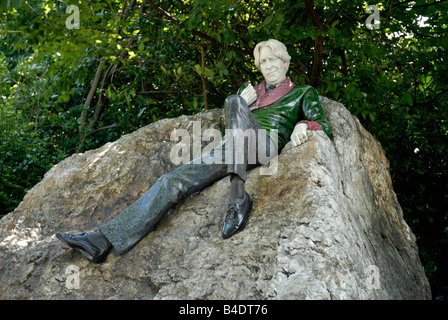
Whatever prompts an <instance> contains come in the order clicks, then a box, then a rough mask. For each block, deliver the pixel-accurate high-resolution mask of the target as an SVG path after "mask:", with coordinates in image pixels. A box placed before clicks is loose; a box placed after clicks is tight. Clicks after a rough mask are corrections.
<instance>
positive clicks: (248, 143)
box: [222, 95, 278, 238]
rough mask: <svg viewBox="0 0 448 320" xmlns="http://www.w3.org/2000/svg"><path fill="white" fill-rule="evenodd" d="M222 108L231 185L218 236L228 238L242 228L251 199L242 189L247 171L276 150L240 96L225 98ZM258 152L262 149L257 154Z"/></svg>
mask: <svg viewBox="0 0 448 320" xmlns="http://www.w3.org/2000/svg"><path fill="white" fill-rule="evenodd" d="M224 110H225V117H226V151H227V152H226V161H227V172H228V173H229V174H230V181H231V185H230V199H229V209H228V211H227V214H226V217H225V219H224V224H223V228H222V236H223V237H224V238H229V237H231V236H233V235H234V234H236V233H237V232H239V231H241V230H242V229H243V228H244V226H245V224H246V221H247V219H248V214H249V211H250V209H251V206H252V200H251V199H250V196H249V194H248V193H247V192H246V191H245V188H244V184H245V181H246V178H247V170H250V169H251V168H253V167H255V166H257V165H260V164H264V163H265V162H267V161H269V159H271V158H273V157H275V156H276V155H277V154H278V151H277V147H276V145H275V143H274V142H273V141H272V140H271V139H270V137H269V136H268V134H267V133H266V131H265V130H263V128H262V127H261V125H260V124H259V123H258V122H257V120H256V119H255V117H254V115H253V114H252V112H251V111H250V109H249V107H248V106H247V104H246V102H245V101H244V99H243V98H242V97H241V96H238V95H233V96H230V97H228V98H227V99H226V101H225V104H224ZM258 151H262V152H260V154H259V152H258Z"/></svg>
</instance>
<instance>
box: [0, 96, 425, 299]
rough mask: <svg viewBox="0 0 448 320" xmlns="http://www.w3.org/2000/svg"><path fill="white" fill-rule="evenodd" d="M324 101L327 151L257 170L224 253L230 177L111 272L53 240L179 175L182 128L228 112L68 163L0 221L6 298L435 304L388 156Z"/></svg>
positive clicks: (211, 124) (310, 145)
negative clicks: (243, 218) (175, 138)
mask: <svg viewBox="0 0 448 320" xmlns="http://www.w3.org/2000/svg"><path fill="white" fill-rule="evenodd" d="M321 102H322V105H323V107H324V110H325V113H326V115H327V118H328V121H329V122H330V124H331V126H332V129H333V136H332V137H331V139H330V138H328V137H327V136H325V135H324V134H323V133H322V132H313V133H312V136H311V137H310V139H309V141H308V142H306V143H305V144H303V145H302V146H299V147H297V148H293V147H291V145H290V144H289V145H287V147H286V148H285V149H284V150H283V152H282V153H281V154H280V155H279V157H278V170H277V172H276V173H275V174H273V175H260V174H259V168H257V169H254V170H253V171H251V172H250V173H249V175H248V182H247V184H246V185H247V190H248V192H249V194H250V195H251V196H252V198H253V200H254V205H253V209H252V211H251V214H250V218H249V222H248V224H247V226H246V229H245V230H244V231H243V232H241V233H239V234H237V235H235V236H234V237H232V238H230V239H228V240H223V239H222V238H221V235H220V227H221V223H222V219H223V217H224V214H225V211H226V209H227V199H228V185H229V181H228V178H224V179H223V180H221V181H219V182H217V183H215V184H214V185H212V186H211V187H210V188H208V189H206V190H204V191H203V192H201V193H199V194H196V195H194V196H192V197H190V198H189V199H187V200H186V201H185V202H184V203H183V204H181V205H179V206H178V207H176V208H175V209H173V210H171V211H170V213H169V214H168V215H167V216H166V218H164V220H163V221H162V223H161V224H160V225H159V227H158V228H157V229H156V230H155V231H154V232H152V233H150V234H149V235H148V236H147V237H145V238H144V239H143V240H142V241H141V242H140V243H138V244H137V245H136V246H135V247H134V248H133V249H132V250H131V251H129V252H128V253H126V254H124V255H122V256H117V255H116V254H114V253H112V254H110V255H109V256H108V258H107V260H106V261H105V262H104V263H103V264H99V265H98V264H94V263H91V262H89V261H88V260H86V259H85V258H84V257H83V256H82V255H81V254H80V253H79V252H76V251H75V250H72V249H69V248H66V247H64V246H63V245H62V243H60V242H59V241H58V240H57V239H56V238H55V236H54V234H55V232H57V231H67V232H84V231H92V230H94V229H96V228H97V227H98V226H99V225H101V224H102V223H103V222H106V221H107V220H109V219H112V218H113V217H114V216H116V215H117V214H119V213H120V212H121V211H122V210H123V209H124V208H126V207H127V206H128V205H130V204H131V203H133V202H134V201H135V200H136V199H137V198H138V197H139V196H141V195H142V194H143V193H144V192H145V191H146V190H147V189H148V187H149V186H151V185H152V184H153V183H154V182H155V181H156V179H157V178H158V177H159V176H160V175H162V174H163V173H164V172H167V171H169V170H172V169H173V168H175V165H173V163H172V162H171V161H170V150H171V148H172V147H173V145H174V144H175V143H176V142H172V141H170V133H171V132H172V130H173V128H186V129H189V130H191V127H192V123H193V122H192V121H195V120H201V121H202V129H203V130H204V129H206V128H218V127H219V126H220V125H219V117H220V115H221V112H222V111H221V110H212V111H209V112H205V113H201V114H198V115H196V116H188V117H187V116H182V117H180V118H177V119H165V120H162V121H159V122H157V123H154V124H150V125H148V126H146V127H144V128H141V129H140V130H137V131H136V132H134V133H132V134H129V135H126V136H123V137H122V138H120V139H119V140H117V141H116V142H113V143H108V144H106V145H104V146H103V147H101V148H99V149H97V150H92V151H88V152H85V153H83V154H75V155H73V156H71V157H69V158H67V159H65V160H64V161H62V162H61V163H59V164H58V165H56V166H54V167H53V168H52V169H51V170H50V171H49V172H48V173H47V174H46V175H45V177H44V178H43V180H42V181H41V182H40V183H39V184H37V185H36V186H35V187H34V188H33V189H32V190H30V191H29V192H28V194H27V195H26V197H25V198H24V200H23V202H22V203H21V204H20V205H19V206H18V208H17V209H16V210H15V211H14V212H12V213H10V214H9V215H7V216H5V217H4V218H3V219H2V220H0V287H1V288H2V290H1V292H0V299H430V298H431V292H430V287H429V284H428V281H427V279H426V277H425V274H424V271H423V268H422V266H421V263H420V260H419V257H418V249H417V246H416V242H415V237H414V235H413V233H412V232H411V230H410V229H409V227H408V226H407V224H406V223H405V221H404V220H403V214H402V210H401V208H400V205H399V203H398V201H397V198H396V195H395V193H394V191H393V187H392V182H391V178H390V174H389V167H388V161H387V159H386V157H385V154H384V152H383V150H382V148H381V146H380V144H379V143H378V142H377V141H376V140H375V139H374V138H373V137H372V136H371V135H370V134H369V133H368V132H367V131H366V130H365V129H364V128H363V127H362V126H361V125H360V123H359V122H358V121H357V119H356V118H354V117H353V116H352V115H351V114H350V113H349V112H348V110H347V109H345V107H344V106H342V105H341V104H339V103H336V102H334V101H331V100H328V99H326V98H321ZM266 166H267V165H266Z"/></svg>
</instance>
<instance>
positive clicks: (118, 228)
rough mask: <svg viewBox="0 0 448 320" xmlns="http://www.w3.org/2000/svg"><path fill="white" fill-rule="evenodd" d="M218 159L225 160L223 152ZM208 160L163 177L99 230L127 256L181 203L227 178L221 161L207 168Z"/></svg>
mask: <svg viewBox="0 0 448 320" xmlns="http://www.w3.org/2000/svg"><path fill="white" fill-rule="evenodd" d="M213 155H214V152H213V151H212V153H211V156H213ZM218 156H219V157H224V152H222V153H221V152H220V154H218ZM205 157H207V156H205V155H203V156H202V157H201V161H197V159H196V160H193V161H191V162H190V163H188V164H185V165H183V166H181V167H179V168H177V169H175V170H173V171H171V172H168V173H166V174H164V175H163V176H162V177H160V178H159V179H158V180H157V181H156V183H155V184H154V185H153V186H152V187H151V188H150V189H149V190H148V191H147V192H146V193H145V194H144V195H143V196H142V197H140V199H138V200H137V201H136V202H134V203H133V204H132V205H130V206H129V207H128V208H126V209H125V210H124V211H123V212H122V213H120V214H119V215H118V216H117V217H115V218H114V219H112V220H111V221H110V222H108V223H106V224H104V225H103V226H101V227H100V230H101V232H102V233H103V234H104V235H105V236H106V238H107V239H108V240H109V242H110V243H112V246H113V248H114V250H115V251H116V252H117V253H118V254H123V253H125V252H126V251H128V250H129V249H130V248H132V247H133V246H134V245H135V244H136V243H137V242H138V241H140V240H141V239H142V238H143V237H144V236H146V235H147V234H148V233H149V232H150V231H151V230H152V229H154V228H155V227H156V226H157V224H158V223H159V222H160V220H161V219H162V217H163V216H164V215H165V214H166V213H167V212H168V211H169V210H170V209H171V208H173V207H174V206H175V205H176V204H178V203H179V202H180V201H181V200H182V199H184V198H186V197H188V196H189V195H191V194H194V193H196V192H199V191H201V190H203V189H205V188H206V187H208V186H210V185H211V184H213V183H214V182H216V181H218V180H220V179H222V178H223V177H225V176H226V175H227V172H226V165H225V163H224V161H223V160H222V159H221V158H218V159H215V160H214V161H212V162H214V163H210V162H208V163H209V164H206V163H204V161H203V158H205ZM208 157H210V155H209V156H208ZM209 159H210V158H209ZM197 162H200V163H199V164H196V163H197Z"/></svg>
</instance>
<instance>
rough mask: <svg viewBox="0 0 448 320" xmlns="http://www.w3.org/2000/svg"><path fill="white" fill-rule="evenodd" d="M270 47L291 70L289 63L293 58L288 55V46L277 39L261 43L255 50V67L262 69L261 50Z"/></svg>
mask: <svg viewBox="0 0 448 320" xmlns="http://www.w3.org/2000/svg"><path fill="white" fill-rule="evenodd" d="M264 47H269V48H271V49H272V51H273V52H274V55H275V56H276V57H277V58H279V59H281V60H283V62H285V63H286V64H287V65H286V68H289V62H290V61H291V56H290V55H289V54H288V50H287V49H286V46H285V45H284V44H283V43H282V42H280V41H278V40H275V39H269V40H267V41H262V42H259V43H258V44H257V45H256V46H255V49H254V59H255V66H256V67H257V68H258V69H260V50H261V48H264Z"/></svg>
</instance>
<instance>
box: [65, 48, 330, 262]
mask: <svg viewBox="0 0 448 320" xmlns="http://www.w3.org/2000/svg"><path fill="white" fill-rule="evenodd" d="M254 58H255V65H256V66H257V68H258V69H259V70H260V71H261V73H262V74H263V77H264V81H263V82H261V83H260V84H258V85H257V86H255V87H253V86H252V85H251V84H250V83H246V84H245V85H244V86H243V87H242V88H240V89H239V90H238V93H237V94H235V95H231V96H229V97H228V98H227V99H226V100H225V102H224V115H225V123H226V135H225V136H224V137H223V141H222V144H221V145H220V146H219V148H215V149H214V150H212V151H211V152H210V153H208V154H202V155H201V157H200V159H193V160H192V161H190V162H189V163H187V164H184V165H182V166H180V167H179V168H177V169H175V170H173V171H171V172H168V173H166V174H164V175H163V176H161V177H160V178H159V179H158V180H157V181H156V183H155V184H154V185H153V186H152V187H151V188H150V189H149V190H148V191H147V192H146V193H145V194H144V195H143V196H142V197H141V198H140V199H138V200H137V201H136V202H134V203H133V204H132V205H130V206H129V207H128V208H126V209H125V210H124V211H123V212H122V213H120V214H119V215H118V216H116V217H115V218H114V219H112V220H111V221H109V222H107V223H105V224H104V225H102V226H101V227H100V228H99V230H97V231H94V232H91V233H86V234H82V235H71V234H67V233H62V232H58V233H57V234H56V236H57V238H58V239H59V240H61V241H62V242H63V243H65V244H66V245H68V246H70V247H72V248H74V249H78V250H79V251H81V253H82V254H83V255H84V256H86V257H87V258H88V259H89V260H91V261H93V262H95V263H101V262H102V261H104V259H105V258H106V257H107V255H108V254H109V252H110V251H111V250H112V249H114V251H115V252H116V253H117V254H123V253H125V252H127V251H128V250H130V249H131V248H132V247H133V246H134V245H135V244H136V243H137V242H138V241H140V240H141V239H142V238H143V237H145V236H146V235H147V234H148V233H149V232H150V231H151V230H153V229H154V228H155V227H156V226H157V224H158V223H159V222H160V220H161V219H162V217H163V216H164V215H165V214H166V213H167V212H168V211H169V210H170V209H171V208H173V207H174V206H175V205H176V204H178V203H179V202H180V201H181V200H182V199H184V198H186V197H188V196H189V195H191V194H193V193H195V192H198V191H201V190H203V189H205V188H207V187H208V186H210V185H211V184H213V183H214V182H216V181H218V180H220V179H222V178H224V177H225V176H227V175H230V197H229V207H228V211H227V213H226V215H225V219H224V223H223V226H222V237H223V238H224V239H227V238H229V237H231V236H233V235H235V234H236V233H238V232H240V231H241V230H243V228H244V227H245V224H246V222H247V218H248V215H249V211H250V209H251V205H252V200H251V198H250V196H249V194H248V193H247V192H246V191H245V188H244V184H245V181H246V172H247V171H248V170H250V169H252V168H254V167H256V166H259V165H262V164H264V163H266V162H268V161H269V160H271V159H273V158H274V157H275V156H277V155H278V152H279V151H281V150H282V148H283V147H284V146H285V145H286V143H287V142H288V141H289V140H291V142H292V144H293V146H295V147H296V146H298V145H300V144H302V143H304V142H305V141H306V140H307V139H308V137H307V130H323V131H324V132H325V133H326V134H327V135H330V132H331V130H330V126H329V125H328V123H327V122H326V120H325V117H324V113H323V110H322V107H321V105H320V102H319V96H318V93H317V91H316V90H315V89H314V88H312V87H310V86H295V85H294V83H292V81H291V80H290V78H289V77H286V73H287V71H288V68H289V61H290V59H291V57H290V56H289V54H288V52H287V50H286V47H285V45H284V44H283V43H281V42H279V41H277V40H274V39H270V40H268V41H263V42H260V43H258V44H257V45H256V47H255V49H254ZM228 130H229V131H228ZM245 130H246V131H247V130H252V132H255V141H256V143H253V142H251V139H247V141H246V140H244V137H243V141H244V143H243V148H241V144H238V141H241V140H239V139H241V134H242V133H244V132H245ZM227 132H233V133H234V134H233V135H228V134H227ZM274 133H275V134H274ZM237 146H240V147H237ZM260 150H263V151H264V152H265V153H264V154H265V155H266V156H265V157H260V156H259V154H263V153H262V152H261V153H260V152H259V151H260ZM217 151H222V152H217ZM229 155H230V156H229ZM253 155H257V157H256V159H255V161H248V158H250V157H249V156H253ZM216 157H221V158H220V159H218V160H221V161H211V160H213V159H214V158H216ZM214 160H216V159H214ZM228 160H231V161H228Z"/></svg>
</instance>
